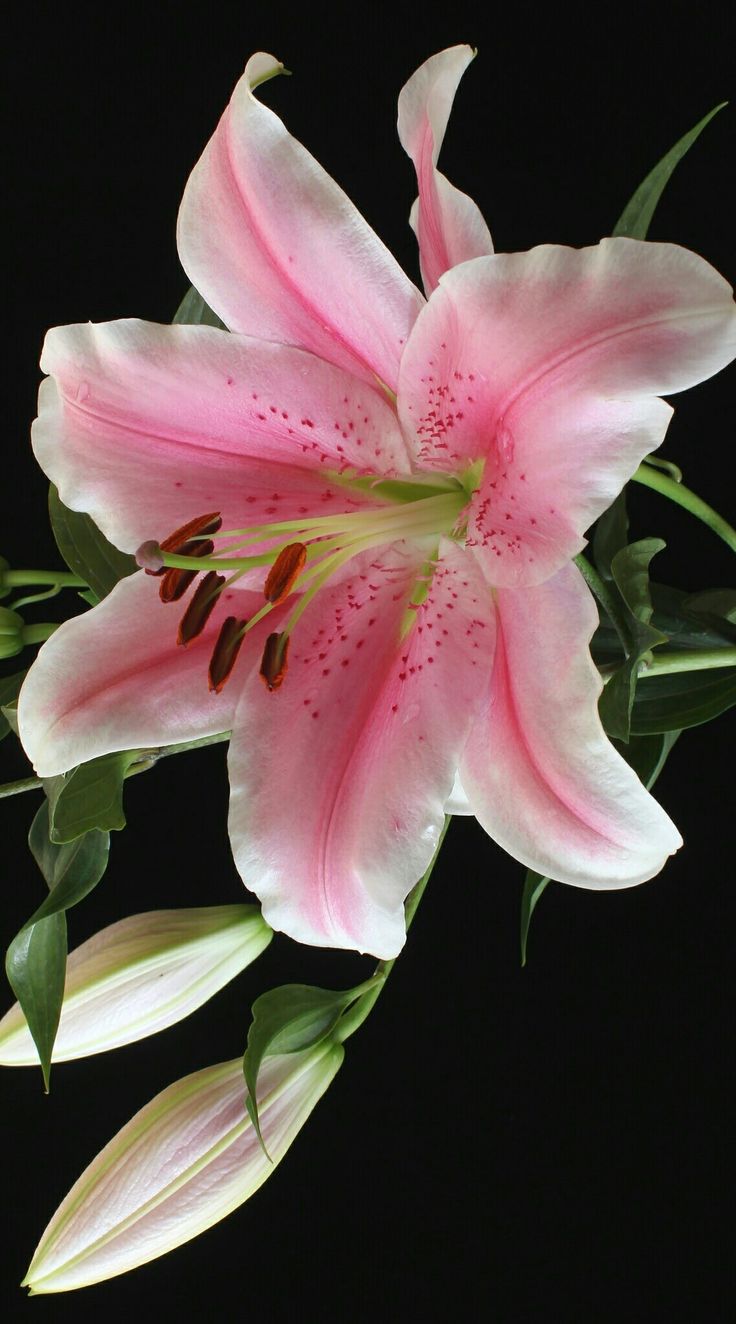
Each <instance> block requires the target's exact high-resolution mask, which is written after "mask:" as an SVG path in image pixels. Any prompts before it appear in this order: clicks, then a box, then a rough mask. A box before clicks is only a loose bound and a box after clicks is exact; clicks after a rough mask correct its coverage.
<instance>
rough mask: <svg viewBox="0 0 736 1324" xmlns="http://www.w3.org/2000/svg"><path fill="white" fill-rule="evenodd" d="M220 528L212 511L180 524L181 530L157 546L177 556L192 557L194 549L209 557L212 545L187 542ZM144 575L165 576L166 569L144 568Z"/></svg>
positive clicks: (147, 545) (218, 519)
mask: <svg viewBox="0 0 736 1324" xmlns="http://www.w3.org/2000/svg"><path fill="white" fill-rule="evenodd" d="M220 528H222V516H221V515H220V514H218V512H217V511H216V510H215V511H212V512H211V513H210V514H209V515H197V517H196V518H195V519H190V520H188V521H187V523H186V524H182V526H181V528H179V529H175V530H174V532H173V533H170V534H169V536H168V538H164V540H163V542H160V543H159V544H158V546H159V547H160V549H161V551H162V552H175V553H176V555H177V556H192V555H194V554H195V552H194V549H195V548H196V551H197V553H198V554H199V555H200V556H209V555H210V554H211V552H212V551H213V550H214V543H211V542H210V543H203V542H201V541H195V542H192V543H190V542H189V541H188V540H189V539H190V538H194V539H197V538H199V537H200V536H201V535H203V534H207V533H217V530H218V529H220ZM149 546H151V547H152V546H154V544H152V543H151V544H149V543H144V544H143V549H146V548H148V547H149ZM146 574H147V575H165V574H166V567H165V566H164V568H163V569H161V570H149V569H148V568H146ZM190 583H191V581H190ZM169 600H170V599H169Z"/></svg>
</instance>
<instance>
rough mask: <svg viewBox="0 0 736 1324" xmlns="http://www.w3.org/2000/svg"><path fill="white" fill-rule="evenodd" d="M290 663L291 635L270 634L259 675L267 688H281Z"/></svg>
mask: <svg viewBox="0 0 736 1324" xmlns="http://www.w3.org/2000/svg"><path fill="white" fill-rule="evenodd" d="M288 663H289V637H288V635H287V636H286V638H284V636H283V634H270V635H269V636H268V639H267V640H266V646H265V648H264V650H263V657H262V658H261V669H260V671H259V673H258V674H259V676H260V677H261V680H262V681H263V683H264V685H265V686H266V689H267V690H272V691H273V690H280V689H281V686H282V685H283V683H284V676H285V675H286V672H287V670H288Z"/></svg>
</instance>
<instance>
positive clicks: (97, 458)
mask: <svg viewBox="0 0 736 1324" xmlns="http://www.w3.org/2000/svg"><path fill="white" fill-rule="evenodd" d="M41 367H42V368H43V370H44V372H47V373H51V374H52V377H53V379H54V380H49V381H46V382H44V383H43V385H42V387H41V393H40V397H39V417H38V419H37V420H36V422H35V424H34V427H33V448H34V451H35V454H36V458H37V459H38V462H39V464H40V465H41V467H42V468H43V469H44V471H45V473H46V474H48V476H49V477H50V478H51V480H52V481H53V482H54V483H56V485H57V487H58V488H59V491H60V493H61V497H62V500H63V501H65V502H66V504H67V505H68V506H70V507H71V508H72V509H73V510H85V511H87V512H88V513H89V514H90V515H91V516H92V518H93V519H94V520H95V522H96V523H97V524H98V525H99V527H100V528H101V529H102V530H103V532H104V533H105V534H106V535H107V537H108V538H110V540H111V541H112V542H114V543H115V545H116V546H117V547H121V548H122V549H123V550H124V551H131V552H132V551H135V549H136V548H137V547H138V546H139V544H140V543H141V542H143V541H144V540H145V539H148V538H156V537H158V538H163V537H165V536H166V535H167V534H169V533H170V532H171V530H172V529H175V528H177V527H179V526H180V525H182V524H183V523H184V522H185V521H186V520H187V519H189V518H192V517H194V516H196V515H201V514H202V512H203V511H205V510H219V511H220V512H221V514H222V516H223V522H224V527H225V528H239V527H242V526H243V525H245V524H249V525H250V524H259V523H262V522H268V521H273V520H274V519H293V518H297V517H298V514H299V513H300V512H301V513H304V512H306V511H308V512H309V513H310V514H314V513H315V508H316V509H324V505H322V504H321V503H322V502H323V501H331V500H335V499H339V500H341V501H342V503H343V507H344V506H345V493H344V490H343V489H339V488H337V487H336V485H335V484H334V483H331V482H330V481H329V479H328V477H327V474H326V472H325V471H327V470H333V471H339V470H341V469H344V468H345V467H346V466H347V465H350V466H351V467H354V468H356V469H357V470H359V471H360V470H367V471H369V472H372V473H387V474H389V473H393V472H396V471H400V472H406V470H407V469H408V467H409V461H408V457H407V452H406V447H405V444H404V442H403V439H402V437H401V434H400V431H399V427H398V424H397V421H396V416H395V414H394V411H393V409H392V408H391V406H390V404H389V403H388V401H387V399H386V398H385V396H384V394H383V392H382V391H379V390H378V389H377V388H375V387H372V386H369V385H368V384H367V383H366V382H363V381H359V380H358V379H357V378H356V377H353V376H350V375H349V374H348V373H346V372H343V371H342V370H341V369H339V368H335V367H334V366H332V365H331V364H329V363H322V362H320V361H319V360H317V359H315V358H314V356H313V355H311V354H307V353H305V352H304V351H303V350H299V349H294V348H292V347H291V346H287V345H273V344H268V343H266V342H265V341H257V340H251V339H249V338H247V337H244V336H233V335H229V334H228V333H227V332H226V331H219V330H217V329H215V328H214V327H204V326H158V325H155V324H153V323H150V322H140V321H136V320H133V319H130V320H125V321H118V322H107V323H101V324H98V325H95V324H92V323H87V324H84V325H78V326H64V327H56V328H54V329H53V330H52V331H50V332H49V333H48V335H47V337H46V343H45V345H44V350H43V355H42V358H41ZM347 504H348V505H355V506H361V505H365V504H370V501H369V499H368V498H364V497H361V496H360V495H359V494H351V498H350V500H349V501H348V503H347Z"/></svg>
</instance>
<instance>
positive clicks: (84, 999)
mask: <svg viewBox="0 0 736 1324" xmlns="http://www.w3.org/2000/svg"><path fill="white" fill-rule="evenodd" d="M272 936H273V934H272V932H271V930H270V929H269V927H268V925H267V924H266V922H265V920H264V919H263V917H262V915H261V913H260V911H259V910H258V907H257V906H248V905H236V906H202V907H195V908H191V909H187V910H149V911H146V912H145V913H144V914H142V915H130V916H128V917H127V918H126V919H121V920H119V921H118V922H117V924H110V925H108V927H107V928H105V929H102V930H101V931H100V932H99V933H96V934H95V935H94V937H92V938H89V939H88V941H87V942H83V943H82V945H81V947H77V948H76V949H75V950H74V951H73V952H70V954H69V958H68V960H67V967H66V984H65V986H64V1001H63V1003H62V1007H61V1020H60V1022H59V1028H58V1031H57V1034H56V1039H55V1041H54V1052H53V1057H52V1061H53V1062H68V1061H70V1060H71V1059H72V1058H77V1057H89V1056H91V1054H93V1053H105V1052H107V1051H108V1050H109V1049H111V1048H119V1047H120V1046H121V1045H122V1044H130V1043H134V1042H135V1041H136V1040H138V1039H145V1038H146V1037H147V1036H148V1035H150V1034H157V1033H158V1032H159V1030H165V1029H167V1028H168V1027H169V1026H170V1025H175V1024H176V1022H177V1021H180V1020H183V1019H184V1017H185V1016H189V1015H190V1014H191V1012H193V1011H196V1010H197V1008H198V1007H201V1006H202V1005H203V1003H205V1002H207V1001H208V1000H209V998H211V997H214V995H215V993H218V992H219V990H220V989H221V988H224V986H225V984H227V983H228V982H229V981H230V980H231V979H234V978H235V976H236V975H239V974H240V972H241V970H244V969H245V967H246V966H248V965H250V964H251V962H252V961H255V959H256V957H257V956H260V954H261V952H262V951H263V950H264V948H265V947H267V946H268V944H269V942H270V941H271V938H272ZM0 1064H2V1065H3V1066H11V1067H25V1066H37V1065H38V1052H37V1049H36V1046H35V1044H34V1042H33V1039H32V1038H31V1033H30V1031H29V1029H28V1025H27V1022H26V1018H25V1016H24V1015H23V1012H22V1011H21V1009H20V1006H19V1004H18V1003H17V1002H16V1003H15V1006H13V1007H11V1008H10V1011H8V1012H7V1013H6V1014H5V1016H3V1018H2V1020H0Z"/></svg>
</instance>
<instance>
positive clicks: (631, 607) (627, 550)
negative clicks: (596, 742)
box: [598, 538, 667, 740]
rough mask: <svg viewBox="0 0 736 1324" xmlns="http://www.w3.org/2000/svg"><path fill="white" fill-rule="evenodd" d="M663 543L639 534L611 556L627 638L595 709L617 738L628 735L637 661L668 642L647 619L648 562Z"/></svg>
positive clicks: (650, 609)
mask: <svg viewBox="0 0 736 1324" xmlns="http://www.w3.org/2000/svg"><path fill="white" fill-rule="evenodd" d="M664 546H665V544H664V543H663V542H662V539H661V538H642V539H641V541H640V542H634V543H630V544H629V545H628V546H627V547H622V548H621V550H620V551H618V552H616V553H615V555H614V556H613V558H612V560H611V567H610V571H611V577H612V579H613V581H614V583H615V585H616V587H617V589H618V591H619V594H620V596H621V599H622V603H623V609H624V613H625V624H626V633H627V635H628V640H627V648H626V658H625V660H624V661H623V662H622V663H621V665H620V666H619V668H618V670H617V671H616V672H615V674H614V675H613V676H612V677H611V679H610V680H609V681H608V683H607V685H606V687H605V689H604V691H603V693H602V695H601V697H600V702H599V705H598V711H599V713H600V717H601V721H602V722H603V725H604V727H605V729H606V731H607V733H608V734H609V735H610V736H617V737H618V739H619V740H628V738H629V732H630V730H631V710H632V707H633V703H634V695H635V693H636V687H637V679H638V675H639V663H640V662H641V660H642V658H644V657H646V655H647V654H648V653H649V652H650V651H651V649H652V648H655V647H656V646H657V644H662V643H666V642H667V635H665V634H663V633H662V632H661V631H660V630H657V629H655V628H654V626H652V625H650V623H649V622H650V621H651V618H652V612H653V606H652V599H651V594H650V585H649V563H650V561H651V559H652V557H653V556H655V555H656V553H657V552H659V551H661V550H662V548H663V547H664Z"/></svg>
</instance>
